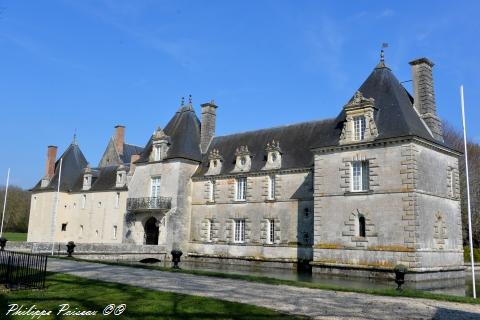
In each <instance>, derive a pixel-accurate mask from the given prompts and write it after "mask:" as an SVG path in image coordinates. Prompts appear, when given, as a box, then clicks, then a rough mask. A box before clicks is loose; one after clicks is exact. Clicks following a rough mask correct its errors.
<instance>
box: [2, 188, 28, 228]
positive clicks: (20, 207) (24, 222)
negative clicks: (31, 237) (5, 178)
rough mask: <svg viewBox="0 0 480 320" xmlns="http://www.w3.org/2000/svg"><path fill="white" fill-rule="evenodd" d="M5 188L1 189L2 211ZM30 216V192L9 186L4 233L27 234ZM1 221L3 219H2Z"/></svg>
mask: <svg viewBox="0 0 480 320" xmlns="http://www.w3.org/2000/svg"><path fill="white" fill-rule="evenodd" d="M4 199H5V186H1V187H0V210H3V201H4ZM0 214H1V212H0ZM29 215H30V192H29V191H27V190H23V189H22V188H20V187H17V186H9V187H8V194H7V207H6V210H5V220H4V222H3V231H11V232H27V231H28V217H29ZM0 219H1V217H0Z"/></svg>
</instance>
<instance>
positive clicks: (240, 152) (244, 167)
mask: <svg viewBox="0 0 480 320" xmlns="http://www.w3.org/2000/svg"><path fill="white" fill-rule="evenodd" d="M235 157H236V158H235V168H234V169H233V171H232V172H248V171H250V168H251V166H252V155H251V153H250V151H248V146H240V147H238V148H237V150H236V151H235Z"/></svg>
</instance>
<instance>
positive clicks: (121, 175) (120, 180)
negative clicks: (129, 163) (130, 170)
mask: <svg viewBox="0 0 480 320" xmlns="http://www.w3.org/2000/svg"><path fill="white" fill-rule="evenodd" d="M126 177H127V168H126V167H125V166H124V165H121V166H119V167H118V169H117V181H116V184H115V186H116V187H117V188H122V187H124V186H125V184H126V183H127V181H126Z"/></svg>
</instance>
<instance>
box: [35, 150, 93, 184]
mask: <svg viewBox="0 0 480 320" xmlns="http://www.w3.org/2000/svg"><path fill="white" fill-rule="evenodd" d="M61 158H63V162H62V177H61V185H60V190H61V191H69V190H72V189H73V187H74V186H75V184H76V182H77V180H78V179H79V178H80V179H81V176H82V174H83V169H84V168H85V167H86V166H87V164H88V162H87V160H86V159H85V156H84V155H83V153H82V151H81V150H80V147H79V146H78V145H77V144H76V143H72V144H70V146H69V147H68V148H67V150H65V152H64V153H63V154H62V155H61V156H60V158H59V159H58V160H57V161H56V162H55V174H54V176H53V178H52V179H51V180H50V183H49V184H48V186H46V187H45V188H40V186H41V182H42V181H41V180H40V181H39V182H38V183H37V184H36V185H35V187H33V188H32V191H41V190H57V186H58V176H59V171H60V159H61Z"/></svg>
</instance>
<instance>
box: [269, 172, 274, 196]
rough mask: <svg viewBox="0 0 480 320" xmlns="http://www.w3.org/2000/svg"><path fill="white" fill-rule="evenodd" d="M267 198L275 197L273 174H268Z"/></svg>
mask: <svg viewBox="0 0 480 320" xmlns="http://www.w3.org/2000/svg"><path fill="white" fill-rule="evenodd" d="M268 199H269V200H274V199H275V176H274V175H271V176H268Z"/></svg>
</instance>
